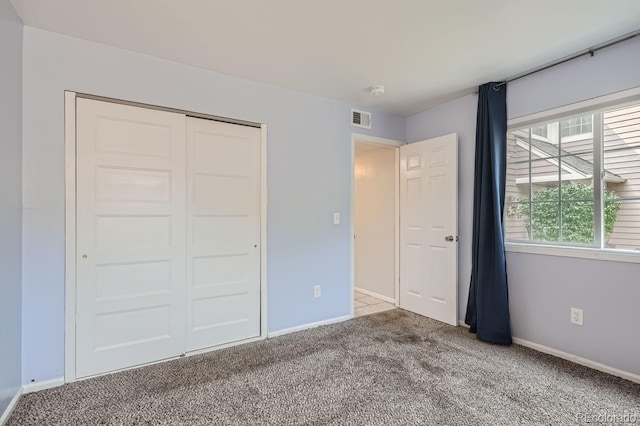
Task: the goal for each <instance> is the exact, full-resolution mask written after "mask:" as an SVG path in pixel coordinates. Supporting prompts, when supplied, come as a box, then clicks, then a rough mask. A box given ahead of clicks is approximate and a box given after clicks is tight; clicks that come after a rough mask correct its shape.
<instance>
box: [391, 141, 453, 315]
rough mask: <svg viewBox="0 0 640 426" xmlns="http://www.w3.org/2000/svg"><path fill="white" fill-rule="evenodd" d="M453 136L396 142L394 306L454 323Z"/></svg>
mask: <svg viewBox="0 0 640 426" xmlns="http://www.w3.org/2000/svg"><path fill="white" fill-rule="evenodd" d="M457 151H458V138H457V135H456V134H451V135H446V136H442V137H439V138H435V139H429V140H426V141H422V142H416V143H412V144H408V145H403V146H402V147H400V307H401V308H403V309H406V310H409V311H412V312H415V313H417V314H420V315H424V316H427V317H430V318H433V319H436V320H438V321H442V322H445V323H447V324H451V325H457V316H458V315H457V306H458V302H457V292H458V279H457V275H458V273H457V269H458V268H457V263H458V261H457V257H458V249H457V242H456V241H457V233H458V152H457Z"/></svg>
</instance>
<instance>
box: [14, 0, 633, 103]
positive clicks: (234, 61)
mask: <svg viewBox="0 0 640 426" xmlns="http://www.w3.org/2000/svg"><path fill="white" fill-rule="evenodd" d="M3 1H4V0H3ZM11 1H12V3H13V4H14V6H15V7H16V10H17V11H18V13H19V14H20V16H21V17H22V19H23V21H24V23H25V24H26V25H29V26H33V27H38V28H43V29H46V30H50V31H55V32H58V33H62V34H67V35H71V36H75V37H79V38H83V39H86V40H91V41H95V42H99V43H104V44H109V45H112V46H116V47H119V48H123V49H128V50H133V51H137V52H143V53H147V54H150V55H154V56H159V57H162V58H167V59H172V60H174V61H177V62H182V63H186V64H191V65H195V66H198V67H202V68H208V69H211V70H215V71H219V72H222V73H226V74H231V75H235V76H239V77H243V78H246V79H250V80H256V81H261V82H264V83H269V84H273V85H277V86H281V87H287V88H290V89H294V90H299V91H303V92H308V93H313V94H316V95H320V96H324V97H328V98H336V99H341V100H344V101H347V102H349V103H352V104H356V105H361V106H364V107H378V108H380V109H383V110H386V111H389V112H394V113H398V114H403V115H408V114H412V113H415V112H418V111H421V110H423V109H426V108H428V107H430V106H433V105H435V104H436V103H438V102H441V101H443V100H447V99H451V98H453V97H455V96H459V95H461V94H464V93H469V92H470V91H472V90H473V88H474V87H475V86H477V85H479V84H482V83H485V82H487V81H490V80H501V79H504V78H506V77H509V76H512V75H515V74H518V73H521V72H523V71H526V70H529V69H531V68H534V67H537V66H540V65H542V64H545V63H547V62H550V61H553V60H555V59H558V58H561V57H564V56H566V55H569V54H571V53H574V52H576V51H579V50H582V49H586V48H589V47H591V46H593V45H596V44H599V43H601V42H603V41H607V40H610V39H612V38H615V37H618V36H620V35H623V34H626V33H629V32H632V31H634V30H636V29H638V27H639V26H640V1H638V0H606V1H603V0H561V1H559V0H315V1H312V0H269V1H267V0H189V1H179V0H135V1H132V0H11ZM377 84H382V85H384V86H385V88H386V93H385V94H384V95H383V96H382V97H379V98H376V97H373V96H371V95H370V94H368V93H367V91H366V89H367V88H368V87H370V86H372V85H377Z"/></svg>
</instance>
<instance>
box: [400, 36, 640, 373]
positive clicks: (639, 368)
mask: <svg viewBox="0 0 640 426" xmlns="http://www.w3.org/2000/svg"><path fill="white" fill-rule="evenodd" d="M639 70H640V39H633V40H630V41H627V42H624V43H622V44H619V45H617V46H614V47H610V48H608V49H605V50H602V51H600V52H598V53H596V55H595V56H594V57H584V58H580V59H577V60H574V61H571V62H568V63H565V64H563V65H560V66H556V67H554V68H551V69H549V70H546V71H543V72H540V73H536V74H534V75H532V76H530V77H527V78H523V79H520V80H517V81H515V82H513V83H510V84H509V86H508V89H507V110H508V115H509V118H514V117H518V116H522V115H527V114H531V113H534V112H540V111H544V110H548V109H551V108H555V107H559V106H562V105H567V104H571V103H574V102H578V101H582V100H586V99H590V98H594V97H597V96H602V95H606V94H609V93H614V92H618V91H621V90H626V89H630V88H633V87H638V86H640V71H639ZM476 108H477V97H475V96H473V95H469V96H466V97H464V98H460V99H458V100H455V101H453V102H449V103H447V104H444V105H441V106H438V107H436V108H433V109H430V110H428V111H425V112H422V113H419V114H416V115H414V116H411V117H408V119H407V140H408V141H409V142H415V141H417V140H421V139H426V138H430V137H434V136H440V135H442V134H445V133H451V132H457V133H458V134H459V136H460V212H459V221H460V236H461V241H460V247H459V250H460V252H459V258H460V275H459V280H460V281H459V290H460V300H459V306H460V311H459V315H458V316H459V318H460V319H462V318H464V312H465V309H466V301H467V294H468V285H469V284H468V281H469V274H470V253H471V245H470V241H468V238H469V237H470V234H471V226H472V220H471V209H472V200H473V167H474V165H473V156H474V153H473V152H474V149H475V148H474V145H475V142H474V139H475V135H474V134H475V120H476ZM507 267H508V276H509V300H510V310H511V321H512V328H513V334H514V336H516V337H519V338H522V339H525V340H529V341H531V342H535V343H538V344H541V345H545V346H548V347H551V348H555V349H557V350H560V351H563V352H567V353H570V354H574V355H577V356H580V357H582V358H586V359H589V360H592V361H596V362H599V363H602V364H604V365H608V366H610V367H614V368H618V369H621V370H624V371H628V372H631V373H634V374H640V332H638V324H637V322H638V312H639V310H638V301H639V300H640V279H639V278H638V277H640V264H637V263H622V262H612V261H602V260H587V259H577V258H567V257H554V256H542V255H533V254H522V253H508V254H507ZM572 306H573V307H578V308H582V309H584V326H582V327H579V326H575V325H571V324H570V322H569V312H570V307H572Z"/></svg>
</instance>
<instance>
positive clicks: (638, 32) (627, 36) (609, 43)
mask: <svg viewBox="0 0 640 426" xmlns="http://www.w3.org/2000/svg"><path fill="white" fill-rule="evenodd" d="M639 35H640V30H636V31H634V32H632V33H629V34H625V35H623V36H621V37H618V38H615V39H613V40H610V41H607V42H605V43H602V44H600V45H597V46H594V47H592V48H591V49H586V50H584V51H581V52H579V53H575V54H573V55H570V56H567V57H565V58H563V59H559V60H557V61H555V62H551V63H550V64H547V65H543V66H542V67H540V68H535V69H533V70H531V71H527V72H525V73H524V74H519V75H516V76H514V77H510V78H507V79H505V80H503V81H501V82H500V83H497V84H496V85H495V86H494V87H500V86H504V85H505V84H507V83H511V82H512V81H516V80H519V79H521V78H524V77H527V76H530V75H531V74H535V73H537V72H540V71H544V70H547V69H549V68H552V67H555V66H556V65H560V64H564V63H565V62H569V61H573V60H574V59H577V58H580V57H582V56H585V55H589V56H593V55H594V54H595V53H596V52H597V51H599V50H602V49H605V48H607V47H609V46H613V45H615V44H618V43H622V42H623V41H627V40H630V39H632V38H634V37H637V36H639Z"/></svg>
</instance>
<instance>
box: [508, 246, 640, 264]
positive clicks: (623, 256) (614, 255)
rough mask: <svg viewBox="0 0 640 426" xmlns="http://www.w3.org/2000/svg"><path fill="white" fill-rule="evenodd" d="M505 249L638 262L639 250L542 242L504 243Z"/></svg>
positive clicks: (546, 254)
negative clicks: (579, 246) (569, 245)
mask: <svg viewBox="0 0 640 426" xmlns="http://www.w3.org/2000/svg"><path fill="white" fill-rule="evenodd" d="M505 250H506V251H507V252H513V253H530V254H540V255H544V256H562V257H577V258H582V259H597V260H608V261H613V262H629V263H640V251H638V252H635V251H632V250H624V251H623V250H613V249H594V248H578V247H562V246H551V245H543V244H526V243H510V242H507V243H505Z"/></svg>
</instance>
